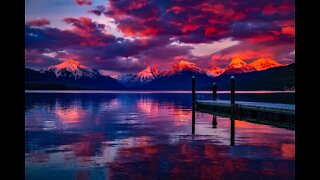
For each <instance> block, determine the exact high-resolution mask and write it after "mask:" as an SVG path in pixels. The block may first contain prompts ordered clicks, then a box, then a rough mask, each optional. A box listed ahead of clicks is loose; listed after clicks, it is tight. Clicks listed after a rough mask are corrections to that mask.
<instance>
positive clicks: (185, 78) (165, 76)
mask: <svg viewBox="0 0 320 180" xmlns="http://www.w3.org/2000/svg"><path fill="white" fill-rule="evenodd" d="M192 76H195V77H196V78H197V79H198V81H197V83H196V86H197V87H203V86H205V85H207V84H208V83H211V81H212V77H211V76H209V75H208V74H207V72H206V71H205V70H204V69H202V68H200V67H198V66H196V65H195V64H194V63H191V62H187V61H179V62H178V63H177V64H174V65H173V66H172V68H171V69H170V70H169V71H165V72H163V73H160V75H159V76H158V77H157V78H155V79H154V80H153V81H151V82H149V83H146V84H145V85H144V86H142V87H141V89H148V90H188V89H191V77H192Z"/></svg>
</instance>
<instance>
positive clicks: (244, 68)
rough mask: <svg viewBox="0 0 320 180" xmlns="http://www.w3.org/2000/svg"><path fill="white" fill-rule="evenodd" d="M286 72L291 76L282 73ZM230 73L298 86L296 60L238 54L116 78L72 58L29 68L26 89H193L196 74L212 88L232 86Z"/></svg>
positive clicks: (280, 86) (257, 85) (278, 86)
mask: <svg viewBox="0 0 320 180" xmlns="http://www.w3.org/2000/svg"><path fill="white" fill-rule="evenodd" d="M286 72H287V74H286V77H287V78H284V77H283V76H281V75H279V74H283V73H286ZM230 75H235V76H236V78H237V81H236V82H237V87H238V88H240V89H246V90H249V89H250V90H271V89H272V90H284V89H287V88H292V87H294V64H293V65H289V66H288V65H282V64H280V63H278V62H276V61H275V60H273V59H270V58H259V59H257V60H255V61H253V62H252V63H249V64H247V63H246V62H245V61H243V60H242V59H240V58H234V59H232V60H231V62H230V64H229V65H228V66H226V67H225V68H221V67H217V66H213V67H211V68H201V67H198V66H197V65H196V64H195V63H192V62H188V61H183V60H180V61H179V62H178V63H176V64H174V65H173V66H172V67H171V68H170V69H169V70H165V71H159V70H158V69H157V68H155V67H147V68H146V69H144V70H142V71H140V72H138V73H137V74H124V75H121V76H118V77H117V78H116V79H114V78H112V77H110V76H106V75H102V74H100V72H99V70H97V69H93V68H89V67H87V66H84V65H82V64H80V63H79V62H78V61H76V60H72V59H70V60H66V61H64V62H62V63H60V64H57V65H53V66H49V67H47V68H44V69H41V70H38V71H36V70H32V69H28V68H25V82H26V89H110V90H111V89H112V90H120V89H127V90H189V89H191V77H192V76H195V78H196V87H197V89H202V90H206V89H210V87H209V86H210V84H212V82H217V83H218V84H220V85H219V86H220V88H219V89H224V88H225V89H228V85H229V84H228V82H229V77H230ZM257 77H259V78H258V79H257ZM238 78H239V79H238ZM259 79H260V81H259ZM242 81H243V82H242ZM241 82H242V83H241ZM266 83H267V84H266ZM242 84H245V85H242Z"/></svg>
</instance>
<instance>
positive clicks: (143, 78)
mask: <svg viewBox="0 0 320 180" xmlns="http://www.w3.org/2000/svg"><path fill="white" fill-rule="evenodd" d="M158 75H159V70H158V69H157V68H155V67H150V66H148V67H147V68H146V69H144V70H142V71H140V72H138V73H137V74H136V75H135V76H133V77H132V78H131V79H130V80H129V81H128V82H130V83H133V84H137V83H138V84H145V83H147V82H150V81H152V80H154V79H155V78H156V77H157V76H158Z"/></svg>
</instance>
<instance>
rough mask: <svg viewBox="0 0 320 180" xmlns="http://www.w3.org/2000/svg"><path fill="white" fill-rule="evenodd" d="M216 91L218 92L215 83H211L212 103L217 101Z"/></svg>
mask: <svg viewBox="0 0 320 180" xmlns="http://www.w3.org/2000/svg"><path fill="white" fill-rule="evenodd" d="M217 90H218V87H217V85H216V83H215V82H213V84H212V100H213V101H215V100H217Z"/></svg>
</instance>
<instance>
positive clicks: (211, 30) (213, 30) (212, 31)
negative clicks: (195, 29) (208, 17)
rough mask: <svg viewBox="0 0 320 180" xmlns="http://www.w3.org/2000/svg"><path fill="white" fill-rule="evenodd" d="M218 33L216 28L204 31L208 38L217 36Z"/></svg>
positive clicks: (208, 28) (207, 28)
mask: <svg viewBox="0 0 320 180" xmlns="http://www.w3.org/2000/svg"><path fill="white" fill-rule="evenodd" d="M216 32H217V29H216V28H214V27H206V28H205V29H204V35H205V36H207V37H208V36H213V35H215V34H216Z"/></svg>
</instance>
